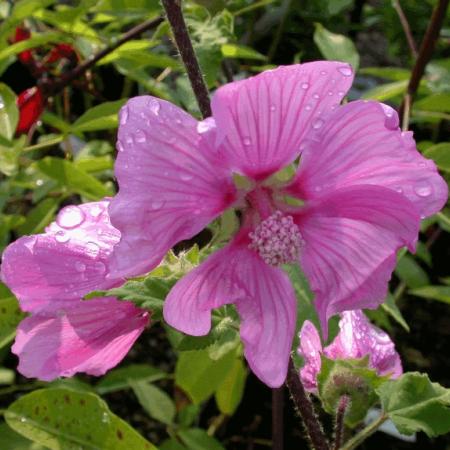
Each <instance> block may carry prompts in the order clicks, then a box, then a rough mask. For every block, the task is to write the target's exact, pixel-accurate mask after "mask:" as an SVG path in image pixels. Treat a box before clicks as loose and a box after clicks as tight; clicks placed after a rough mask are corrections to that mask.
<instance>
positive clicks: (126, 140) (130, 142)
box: [125, 135, 133, 145]
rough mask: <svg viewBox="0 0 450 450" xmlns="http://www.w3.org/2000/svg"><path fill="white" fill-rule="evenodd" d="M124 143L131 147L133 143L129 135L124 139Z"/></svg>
mask: <svg viewBox="0 0 450 450" xmlns="http://www.w3.org/2000/svg"><path fill="white" fill-rule="evenodd" d="M125 143H126V144H128V145H131V144H132V143H133V137H132V136H131V135H128V136H127V137H126V138H125Z"/></svg>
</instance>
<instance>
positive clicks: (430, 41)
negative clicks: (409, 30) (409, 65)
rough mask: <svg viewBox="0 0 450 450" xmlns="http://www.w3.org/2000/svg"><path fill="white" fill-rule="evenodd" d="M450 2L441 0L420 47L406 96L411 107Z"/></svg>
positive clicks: (402, 107)
mask: <svg viewBox="0 0 450 450" xmlns="http://www.w3.org/2000/svg"><path fill="white" fill-rule="evenodd" d="M448 2H449V0H439V1H438V4H437V5H436V7H435V8H434V11H433V14H432V15H431V19H430V23H429V24H428V28H427V31H426V32H425V36H424V38H423V41H422V44H421V46H420V50H419V54H418V55H417V59H416V63H415V64H414V67H413V70H412V72H411V78H410V80H409V84H408V88H407V91H406V95H409V106H410V107H411V105H412V102H413V100H414V95H415V94H416V92H417V89H418V87H419V84H420V80H421V79H422V77H423V74H424V73H425V67H426V66H427V64H428V62H429V61H430V59H431V56H432V55H433V52H434V48H435V47H436V41H437V40H438V37H439V33H440V31H441V28H442V24H443V23H444V19H445V13H446V11H447V7H448ZM405 106H406V101H405V100H404V101H403V103H402V104H401V106H400V110H399V115H400V117H401V118H403V114H404V111H405Z"/></svg>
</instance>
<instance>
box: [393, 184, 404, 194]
mask: <svg viewBox="0 0 450 450" xmlns="http://www.w3.org/2000/svg"><path fill="white" fill-rule="evenodd" d="M394 189H395V190H396V191H397V192H398V193H399V194H403V188H402V187H401V186H396V187H395V188H394Z"/></svg>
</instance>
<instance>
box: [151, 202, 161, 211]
mask: <svg viewBox="0 0 450 450" xmlns="http://www.w3.org/2000/svg"><path fill="white" fill-rule="evenodd" d="M163 206H164V202H163V201H162V200H154V201H153V202H152V204H151V207H152V209H153V211H158V209H161V208H162V207H163Z"/></svg>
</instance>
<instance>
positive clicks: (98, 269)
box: [93, 261, 106, 273]
mask: <svg viewBox="0 0 450 450" xmlns="http://www.w3.org/2000/svg"><path fill="white" fill-rule="evenodd" d="M93 268H94V270H95V271H96V272H98V273H105V272H106V266H105V265H104V264H103V263H102V262H101V261H97V262H96V263H95V264H94V266H93Z"/></svg>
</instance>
